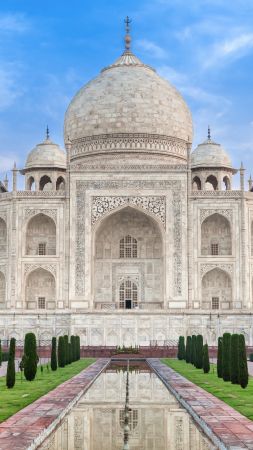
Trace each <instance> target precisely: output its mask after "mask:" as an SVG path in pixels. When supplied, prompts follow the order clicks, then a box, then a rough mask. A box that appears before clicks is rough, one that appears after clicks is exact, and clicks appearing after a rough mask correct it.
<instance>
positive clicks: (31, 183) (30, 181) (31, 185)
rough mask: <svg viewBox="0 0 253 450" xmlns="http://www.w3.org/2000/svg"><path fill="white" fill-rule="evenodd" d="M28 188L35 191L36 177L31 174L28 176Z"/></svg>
mask: <svg viewBox="0 0 253 450" xmlns="http://www.w3.org/2000/svg"><path fill="white" fill-rule="evenodd" d="M27 189H28V191H34V190H35V180H34V178H33V177H32V176H31V177H29V178H28V180H27Z"/></svg>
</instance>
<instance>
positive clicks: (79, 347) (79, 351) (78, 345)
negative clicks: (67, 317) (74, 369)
mask: <svg viewBox="0 0 253 450" xmlns="http://www.w3.org/2000/svg"><path fill="white" fill-rule="evenodd" d="M76 340H77V359H78V360H79V359H80V358H81V345H80V336H77V337H76Z"/></svg>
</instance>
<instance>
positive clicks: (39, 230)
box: [26, 213, 56, 256]
mask: <svg viewBox="0 0 253 450" xmlns="http://www.w3.org/2000/svg"><path fill="white" fill-rule="evenodd" d="M26 254H27V255H40V256H44V255H55V254H56V226H55V223H54V221H53V219H52V218H51V217H49V216H47V215H46V214H43V213H40V214H36V216H34V217H33V218H32V219H30V221H29V222H28V225H27V229H26Z"/></svg>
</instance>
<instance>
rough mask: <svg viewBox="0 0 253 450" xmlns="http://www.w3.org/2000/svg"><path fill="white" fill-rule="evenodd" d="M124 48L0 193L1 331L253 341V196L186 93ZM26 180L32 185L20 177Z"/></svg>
mask: <svg viewBox="0 0 253 450" xmlns="http://www.w3.org/2000/svg"><path fill="white" fill-rule="evenodd" d="M129 41H130V40H129V38H127V39H126V49H125V52H124V53H123V55H122V56H120V57H119V58H118V59H117V60H116V61H115V62H114V63H113V64H111V65H109V66H107V67H106V68H105V69H103V70H102V71H101V73H100V74H99V75H98V76H97V77H96V78H95V79H93V80H91V81H90V82H89V83H88V84H87V85H85V86H84V87H82V88H81V89H80V91H79V92H78V93H77V94H76V95H75V97H74V98H73V100H72V101H71V103H70V105H69V107H68V109H67V112H66V116H65V132H64V133H65V134H64V137H65V149H66V152H65V151H63V150H61V149H60V148H59V146H58V145H57V144H55V143H53V142H52V141H51V139H50V138H49V135H48V134H47V136H46V139H45V141H44V142H42V143H41V144H38V145H37V146H36V147H35V148H34V149H33V150H32V151H31V152H30V153H29V154H28V156H27V160H26V164H25V167H24V168H23V169H22V170H19V171H18V170H17V168H16V167H14V169H13V187H12V190H11V191H8V181H7V180H5V181H4V182H3V183H1V185H0V190H1V193H0V308H1V315H0V336H1V338H4V337H6V338H8V337H10V336H15V337H16V338H17V339H22V337H23V334H24V333H25V332H27V331H31V330H33V331H35V333H36V334H37V336H38V337H39V338H40V339H50V338H51V336H52V334H53V335H60V334H65V333H68V332H69V333H71V334H79V335H80V336H81V342H82V344H83V345H119V344H121V345H122V344H125V345H130V344H132V345H134V344H140V345H149V343H150V342H151V341H152V342H154V341H157V342H158V343H160V344H162V343H163V342H164V341H166V340H171V339H172V340H175V339H177V338H178V336H179V335H181V334H185V333H188V334H193V333H194V334H197V333H202V334H203V335H204V336H205V338H207V340H208V342H209V344H212V343H214V342H216V339H217V336H218V335H220V334H221V333H223V332H224V331H232V332H235V331H238V332H240V333H242V332H243V333H244V334H245V337H246V341H247V343H248V344H250V343H251V344H252V343H253V340H252V324H253V320H252V316H251V312H252V303H253V294H252V277H253V258H252V255H253V245H252V242H253V193H252V192H251V190H252V183H251V181H250V183H249V191H248V192H246V191H245V189H244V170H243V168H241V169H240V180H241V185H240V189H238V190H233V176H234V174H235V173H236V172H237V170H235V169H234V168H233V166H232V163H231V160H230V158H229V156H228V154H227V153H226V152H225V150H224V149H223V148H222V147H221V145H219V144H217V143H215V142H214V141H213V140H212V139H211V136H210V132H209V133H208V137H207V139H206V140H205V141H204V142H203V143H202V144H200V145H198V147H197V148H196V149H195V150H194V151H193V152H192V153H191V140H192V118H191V113H190V111H189V109H188V106H187V105H186V103H185V101H184V100H183V98H182V97H181V95H180V94H179V92H178V91H177V90H176V89H175V88H174V87H173V86H172V85H171V84H169V83H168V82H167V81H165V80H164V79H162V78H161V77H160V76H159V75H158V74H157V73H156V72H155V70H154V69H153V68H151V67H149V66H147V65H145V64H144V63H142V62H141V61H140V60H139V59H138V58H137V57H136V56H135V55H134V54H133V53H132V52H131V51H130V49H129ZM18 172H20V173H21V174H22V175H23V176H24V183H25V188H24V190H18V189H17V176H18Z"/></svg>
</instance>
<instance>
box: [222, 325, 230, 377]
mask: <svg viewBox="0 0 253 450" xmlns="http://www.w3.org/2000/svg"><path fill="white" fill-rule="evenodd" d="M230 341H231V334H230V333H224V334H223V338H222V378H223V380H224V381H230V348H231V346H230Z"/></svg>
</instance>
